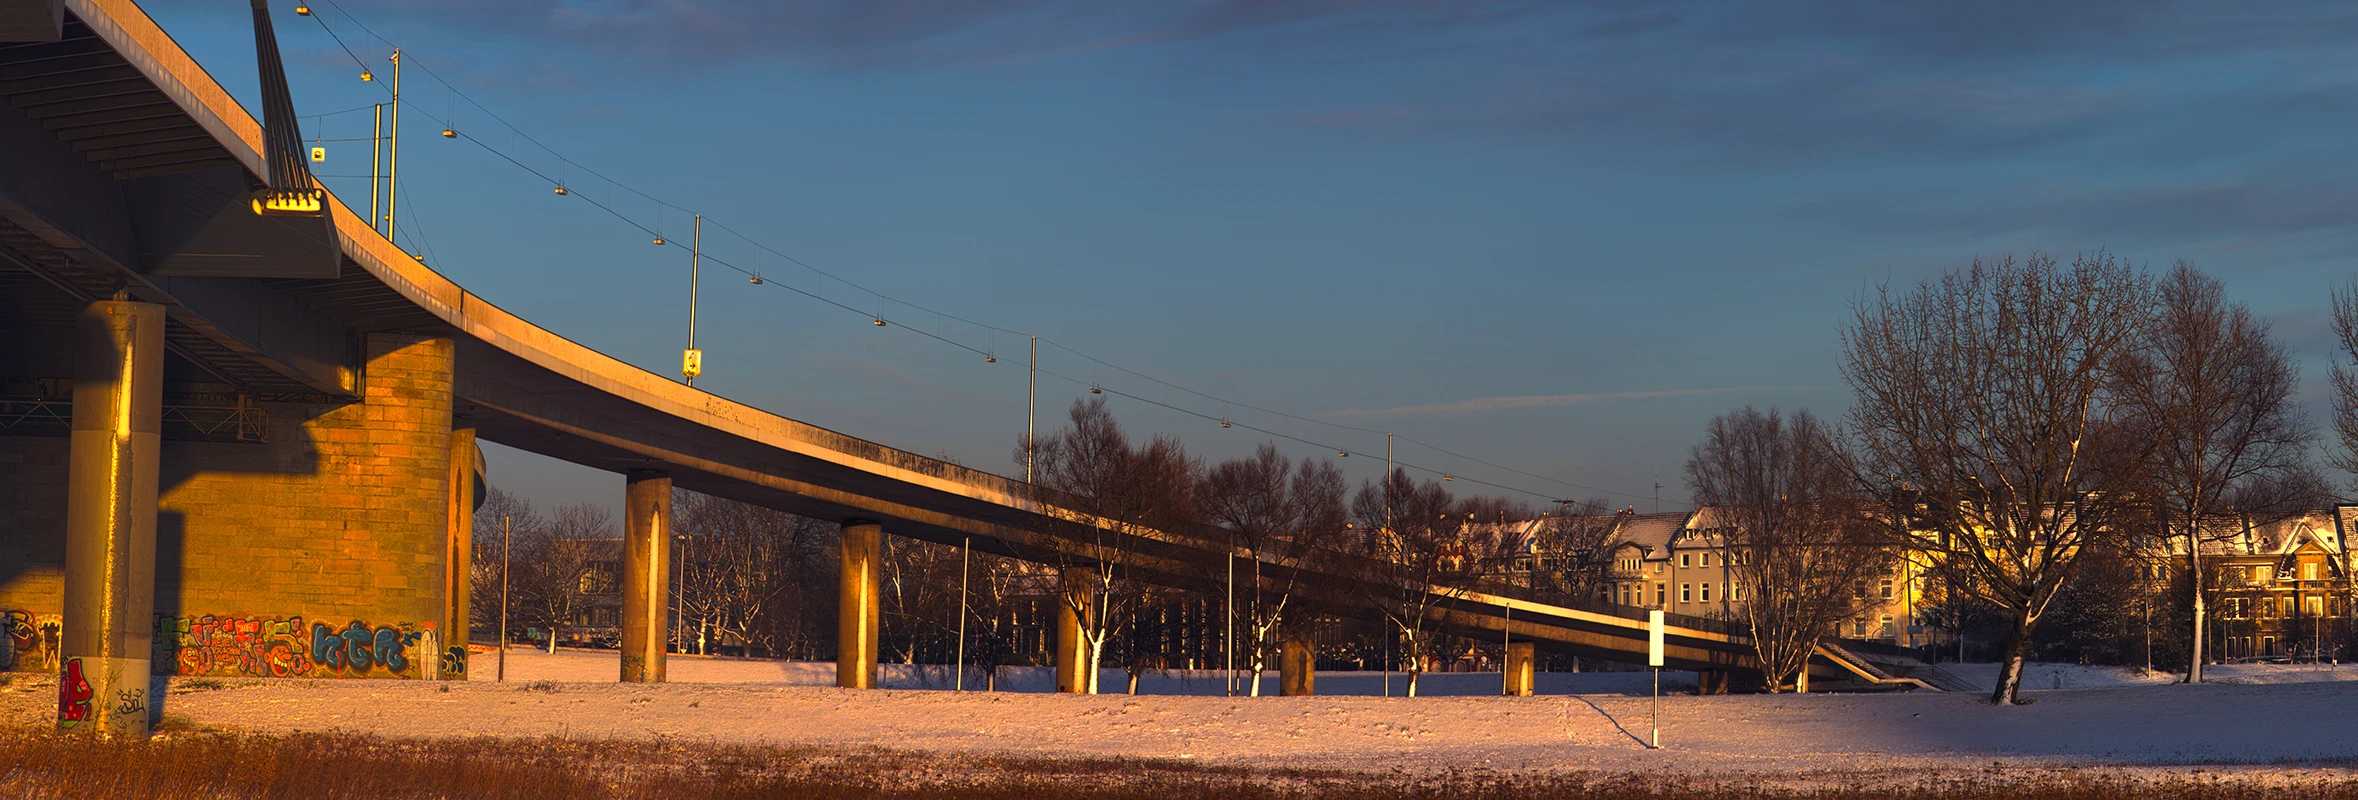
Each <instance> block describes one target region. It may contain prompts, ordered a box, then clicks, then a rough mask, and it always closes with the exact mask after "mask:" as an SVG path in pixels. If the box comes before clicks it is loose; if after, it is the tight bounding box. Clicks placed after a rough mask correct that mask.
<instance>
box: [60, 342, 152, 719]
mask: <svg viewBox="0 0 2358 800" xmlns="http://www.w3.org/2000/svg"><path fill="white" fill-rule="evenodd" d="M163 382H164V307H163V306H160V305H155V304H151V303H135V302H129V301H124V300H112V301H100V302H96V303H91V304H90V305H89V307H87V308H84V309H83V310H82V312H81V315H80V316H78V317H76V318H75V320H74V420H73V428H72V432H71V437H72V438H71V439H70V440H69V443H68V444H67V448H68V449H67V452H68V456H67V462H66V470H67V473H66V517H65V523H66V525H65V530H66V536H65V540H66V546H65V591H64V595H65V597H64V611H65V613H64V615H63V616H64V619H63V620H62V628H63V629H62V631H61V634H62V635H61V637H60V640H59V642H58V645H59V647H58V650H59V655H60V656H61V660H60V662H59V667H60V672H59V675H58V693H57V695H58V699H57V724H58V727H61V728H65V729H69V730H76V731H91V732H95V733H98V734H101V735H105V736H132V737H144V736H146V735H147V733H148V725H149V709H150V707H151V706H152V705H153V698H152V697H150V696H149V694H148V692H149V689H150V687H149V682H148V666H149V663H148V660H149V657H150V653H152V652H153V649H152V638H153V631H154V628H155V620H154V619H153V618H152V617H153V615H154V613H155V589H156V490H157V481H158V480H159V475H160V473H159V472H158V470H157V461H158V458H159V457H160V454H161V452H162V451H163V435H162V434H163Z"/></svg>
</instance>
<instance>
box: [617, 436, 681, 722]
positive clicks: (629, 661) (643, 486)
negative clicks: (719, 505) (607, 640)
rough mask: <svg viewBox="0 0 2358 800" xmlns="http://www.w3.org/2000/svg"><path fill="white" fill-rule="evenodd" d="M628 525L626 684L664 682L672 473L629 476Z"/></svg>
mask: <svg viewBox="0 0 2358 800" xmlns="http://www.w3.org/2000/svg"><path fill="white" fill-rule="evenodd" d="M623 480H624V481H625V483H624V484H623V487H624V488H623V503H622V526H623V532H622V536H623V543H622V548H623V565H622V682H623V683H662V682H664V679H665V675H664V663H663V659H664V640H666V639H669V638H671V635H670V634H671V624H670V623H671V620H670V618H669V616H668V615H669V612H670V610H669V608H668V606H669V603H668V601H669V599H670V597H671V473H669V472H665V471H663V470H658V469H634V470H631V471H629V472H628V473H625V474H624V477H623Z"/></svg>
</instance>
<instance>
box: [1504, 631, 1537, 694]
mask: <svg viewBox="0 0 2358 800" xmlns="http://www.w3.org/2000/svg"><path fill="white" fill-rule="evenodd" d="M1533 649H1534V648H1533V647H1532V645H1531V643H1530V642H1508V643H1507V646H1506V689H1505V691H1503V692H1502V694H1505V695H1506V696H1508V697H1530V696H1531V680H1532V665H1531V661H1532V655H1533Z"/></svg>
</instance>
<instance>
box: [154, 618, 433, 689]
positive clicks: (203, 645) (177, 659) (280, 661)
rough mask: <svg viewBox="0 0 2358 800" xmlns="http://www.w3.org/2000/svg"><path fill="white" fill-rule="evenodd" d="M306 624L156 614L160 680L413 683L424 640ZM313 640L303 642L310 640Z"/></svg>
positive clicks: (364, 628)
mask: <svg viewBox="0 0 2358 800" xmlns="http://www.w3.org/2000/svg"><path fill="white" fill-rule="evenodd" d="M303 623H304V620H303V618H302V617H285V618H240V617H213V616H209V615H208V616H202V617H176V616H169V615H157V617H156V630H155V634H156V635H155V649H156V652H155V653H154V660H153V663H154V664H155V668H156V671H157V672H159V673H163V674H177V675H207V676H227V677H272V678H302V677H312V678H319V677H369V676H372V675H375V676H387V675H388V674H389V675H390V676H395V677H416V675H415V674H414V672H413V671H412V669H411V666H412V665H411V659H410V657H409V655H410V653H411V652H412V651H411V648H412V647H414V646H416V644H417V642H418V638H419V634H418V633H415V632H410V631H404V630H402V629H400V628H396V627H392V626H383V627H377V628H373V629H372V628H370V627H369V626H368V625H367V624H366V623H362V622H357V621H355V622H352V623H349V624H348V625H347V626H346V627H345V628H344V629H343V630H341V631H339V630H337V629H336V628H335V627H334V626H332V625H330V624H328V623H325V622H313V623H311V627H310V629H309V630H308V631H306V630H305V629H304V627H303ZM306 633H308V634H309V635H308V636H306V635H305V634H306Z"/></svg>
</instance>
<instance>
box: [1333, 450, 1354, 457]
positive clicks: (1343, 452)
mask: <svg viewBox="0 0 2358 800" xmlns="http://www.w3.org/2000/svg"><path fill="white" fill-rule="evenodd" d="M1335 457H1336V458H1350V457H1351V451H1349V450H1336V451H1335Z"/></svg>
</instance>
